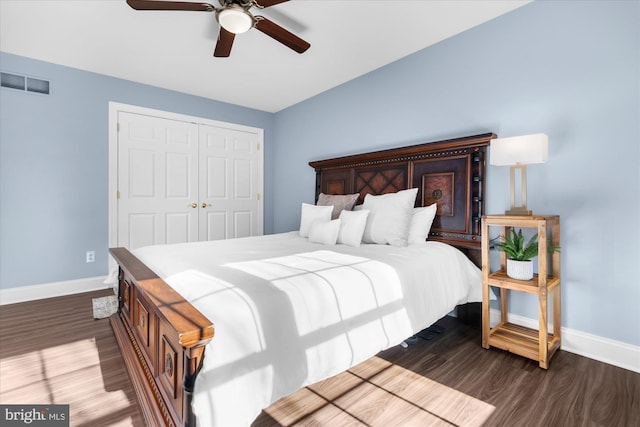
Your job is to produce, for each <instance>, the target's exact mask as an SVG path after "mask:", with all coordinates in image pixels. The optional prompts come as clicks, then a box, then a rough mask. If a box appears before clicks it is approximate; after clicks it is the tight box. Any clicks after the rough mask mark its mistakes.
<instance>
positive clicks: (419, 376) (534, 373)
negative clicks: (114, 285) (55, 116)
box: [0, 290, 640, 427]
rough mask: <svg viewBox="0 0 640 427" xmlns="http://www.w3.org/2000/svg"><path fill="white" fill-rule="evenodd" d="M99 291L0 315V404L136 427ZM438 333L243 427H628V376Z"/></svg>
mask: <svg viewBox="0 0 640 427" xmlns="http://www.w3.org/2000/svg"><path fill="white" fill-rule="evenodd" d="M110 292H111V291H110V290H105V291H99V292H91V293H87V294H80V295H70V296H65V297H59V298H51V299H46V300H39V301H32V302H27V303H20V304H12V305H7V306H2V307H1V308H0V403H4V404H8V403H33V404H38V403H68V404H70V405H71V406H70V412H71V425H72V426H81V427H85V426H87V427H89V426H91V427H95V426H98V427H100V426H123V427H124V426H136V427H137V426H143V421H142V418H141V416H140V412H139V409H138V406H137V402H136V400H135V394H134V392H133V389H132V386H131V382H130V380H129V377H128V375H127V373H126V370H125V368H124V366H123V361H122V356H121V354H120V350H119V349H118V347H117V344H116V341H115V338H114V335H113V332H112V330H111V327H110V325H109V322H108V320H107V319H101V320H94V319H93V318H92V309H91V298H95V297H98V296H104V295H108V294H110ZM439 325H440V326H442V327H443V328H445V332H443V333H442V334H440V335H437V336H436V337H435V338H434V339H433V340H431V341H424V340H419V341H418V343H417V344H415V345H412V346H410V347H409V348H407V349H404V348H402V347H400V346H396V347H393V348H391V349H389V350H387V351H384V352H382V353H380V354H379V355H378V356H377V357H374V358H371V359H369V360H367V361H366V362H364V363H362V364H360V365H358V366H356V367H354V368H352V369H350V370H349V371H347V372H343V373H341V374H339V375H337V376H335V377H332V378H329V379H327V380H325V381H321V382H319V383H317V384H313V385H310V386H309V387H306V388H303V389H301V390H299V391H297V392H296V393H294V394H292V395H291V396H288V397H286V398H284V399H281V400H279V401H278V402H276V403H274V404H273V405H271V406H270V407H269V408H266V409H265V410H264V411H263V413H262V414H261V415H260V416H259V417H258V419H256V421H255V422H254V423H253V424H252V427H271V426H314V427H315V426H331V427H333V426H378V425H382V426H385V427H386V426H391V427H393V426H403V427H404V426H412V425H416V426H439V425H446V426H452V425H456V426H465V427H467V426H475V425H481V424H482V421H483V420H484V419H486V421H485V422H484V425H485V426H523V427H530V426H531V427H537V426H540V427H543V426H544V427H554V426H558V427H566V426H606V427H610V426H616V427H617V426H620V427H632V426H633V427H635V426H637V425H638V420H640V374H638V373H635V372H631V371H628V370H625V369H621V368H617V367H614V366H611V365H607V364H604V363H601V362H597V361H595V360H591V359H587V358H584V357H581V356H578V355H575V354H571V353H567V352H564V351H562V350H560V351H559V352H558V353H557V354H556V356H554V358H553V360H552V362H551V365H550V367H549V369H548V370H544V369H540V368H539V367H538V365H537V363H535V362H533V361H530V360H527V359H525V358H522V357H519V356H516V355H513V354H510V353H507V352H504V351H502V350H498V349H494V348H492V349H489V350H486V349H483V348H482V347H481V345H480V336H481V333H480V331H479V330H477V329H474V328H470V327H468V326H466V325H463V324H461V323H459V322H458V321H457V320H456V319H454V318H444V319H442V320H441V321H440V322H439ZM494 408H495V409H494ZM225 427H226V426H225Z"/></svg>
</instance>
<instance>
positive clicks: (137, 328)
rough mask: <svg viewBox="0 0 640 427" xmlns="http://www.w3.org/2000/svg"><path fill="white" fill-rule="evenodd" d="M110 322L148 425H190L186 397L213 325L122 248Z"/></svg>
mask: <svg viewBox="0 0 640 427" xmlns="http://www.w3.org/2000/svg"><path fill="white" fill-rule="evenodd" d="M109 252H110V253H111V255H112V256H113V257H114V259H115V260H116V262H117V263H118V266H119V273H118V300H119V304H118V312H117V313H116V314H114V315H113V316H112V317H111V319H110V321H111V326H112V327H113V331H114V333H115V336H116V340H117V341H118V345H119V346H120V349H121V351H122V355H123V357H124V361H125V364H126V366H127V370H128V372H129V375H130V377H131V381H132V383H133V386H134V389H135V391H136V395H137V397H138V401H139V403H140V407H141V410H142V414H143V416H144V418H145V422H146V424H147V425H149V426H154V425H158V426H160V425H168V426H182V425H186V426H192V425H195V417H194V415H193V412H192V409H191V398H192V393H193V386H194V384H195V379H196V376H197V375H198V372H199V371H200V368H201V366H202V360H203V357H204V348H205V347H204V346H205V345H206V344H207V343H208V342H209V341H210V340H211V338H212V337H213V333H214V328H213V324H212V323H211V321H209V319H207V318H206V317H205V316H204V315H203V314H202V313H200V312H199V311H198V310H197V309H196V308H195V307H193V306H192V305H191V304H190V303H189V302H187V301H186V300H185V299H184V298H182V296H180V294H178V293H177V292H176V291H175V290H173V288H171V287H170V286H169V285H168V284H167V283H165V282H164V281H163V280H162V279H160V278H159V277H158V276H157V275H156V274H155V273H154V272H153V271H151V270H150V269H149V268H148V267H147V266H146V265H144V264H143V263H142V262H141V261H140V260H138V259H137V258H136V257H135V256H134V255H132V254H131V252H129V251H128V250H127V249H125V248H115V249H110V250H109Z"/></svg>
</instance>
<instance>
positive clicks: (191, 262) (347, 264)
mask: <svg viewBox="0 0 640 427" xmlns="http://www.w3.org/2000/svg"><path fill="white" fill-rule="evenodd" d="M492 138H495V135H494V134H491V133H488V134H482V135H474V136H469V137H463V138H456V139H450V140H444V141H437V142H431V143H425V144H419V145H413V146H409V147H403V148H396V149H391V150H384V151H376V152H371V153H364V154H358V155H353V156H346V157H340V158H334V159H327V160H321V161H316V162H310V166H311V167H313V168H314V169H315V171H316V200H318V199H319V198H320V197H321V195H346V194H357V195H358V196H357V198H358V201H357V203H358V204H362V202H365V206H366V198H365V196H366V195H367V194H370V195H374V196H378V195H384V194H391V193H398V192H402V191H403V190H407V189H412V188H416V189H417V196H416V197H415V207H426V206H430V205H433V204H434V203H435V204H437V215H436V216H435V218H434V219H433V224H432V226H431V228H430V232H429V237H428V239H427V242H426V243H425V242H422V244H418V245H408V246H406V247H403V246H400V247H398V246H393V245H380V244H362V245H360V246H357V247H356V246H350V245H322V244H318V243H313V242H311V241H310V239H309V238H307V237H302V236H301V235H300V232H298V231H295V232H290V233H281V234H276V235H271V236H261V237H249V238H244V239H233V240H229V241H214V242H199V243H190V244H182V245H158V246H152V247H146V248H140V249H137V250H136V251H134V253H132V252H130V251H128V250H127V249H124V248H113V249H111V250H110V252H111V254H112V256H113V258H114V259H115V260H116V262H117V263H118V266H119V273H118V293H119V309H118V313H116V314H115V315H113V316H112V317H111V319H110V321H111V325H112V327H113V329H114V333H115V336H116V339H117V341H118V345H119V346H120V348H121V350H122V354H123V357H124V360H125V364H126V366H127V369H128V372H129V374H130V377H131V379H132V383H133V385H134V389H135V390H136V395H137V397H138V400H139V403H140V407H141V410H142V413H143V416H144V418H145V421H146V423H147V424H148V425H196V421H197V423H198V425H224V426H228V425H248V424H250V422H251V421H252V420H253V419H254V418H255V417H256V416H257V415H258V413H259V411H260V410H261V409H262V408H264V407H266V406H268V405H269V404H270V403H271V402H273V401H275V400H277V399H278V398H279V397H283V396H286V395H288V394H290V393H292V392H294V391H296V390H297V389H298V388H300V387H303V386H305V385H307V384H310V383H313V382H315V381H318V380H320V379H323V378H326V377H327V376H331V375H335V374H337V373H339V372H341V371H343V370H345V369H347V368H348V367H350V366H353V365H355V364H357V363H359V362H361V361H363V360H365V359H367V358H369V357H371V356H373V355H375V354H376V353H377V352H378V351H380V350H382V349H384V348H388V347H390V346H393V345H396V344H399V343H400V342H401V341H402V340H403V339H405V338H407V337H408V336H410V335H412V334H413V333H415V332H417V331H419V330H421V329H423V328H426V327H428V326H429V325H430V324H431V323H433V322H435V321H436V320H438V319H439V318H440V317H442V316H443V315H446V314H447V313H448V312H450V311H451V310H452V309H453V308H455V306H456V305H458V304H464V303H467V302H468V301H480V297H481V294H480V289H481V287H480V283H481V276H480V272H479V270H478V269H477V267H475V266H474V264H476V265H477V264H478V260H479V248H480V227H479V220H480V217H481V216H482V214H483V207H484V175H485V153H486V147H487V146H488V145H489V141H490V140H491V139H492ZM413 191H414V192H415V191H416V190H413ZM423 260H432V261H434V262H432V263H430V265H431V267H429V270H425V269H424V268H423V265H424V264H428V263H426V262H423ZM470 260H471V261H473V262H471V261H470ZM425 283H429V285H428V286H425V285H424V284H425ZM473 284H476V286H473ZM214 322H215V334H216V336H215V337H214ZM205 350H206V355H207V356H206V357H205ZM256 411H257V413H256Z"/></svg>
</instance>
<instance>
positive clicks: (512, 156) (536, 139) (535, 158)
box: [489, 133, 549, 166]
mask: <svg viewBox="0 0 640 427" xmlns="http://www.w3.org/2000/svg"><path fill="white" fill-rule="evenodd" d="M490 150H491V151H490V154H491V156H490V162H489V163H490V164H492V165H496V166H511V165H527V164H531V163H545V162H546V161H547V153H548V151H549V138H548V137H547V135H545V134H543V133H537V134H534V135H524V136H514V137H512V138H497V139H494V140H492V141H491V147H490Z"/></svg>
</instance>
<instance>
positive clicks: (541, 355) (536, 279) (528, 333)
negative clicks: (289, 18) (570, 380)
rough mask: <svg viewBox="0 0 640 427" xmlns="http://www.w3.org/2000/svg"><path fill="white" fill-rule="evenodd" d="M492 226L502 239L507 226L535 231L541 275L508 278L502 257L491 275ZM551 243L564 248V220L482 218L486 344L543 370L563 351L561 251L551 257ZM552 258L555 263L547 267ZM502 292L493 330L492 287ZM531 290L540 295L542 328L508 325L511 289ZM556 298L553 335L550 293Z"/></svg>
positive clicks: (543, 216) (553, 217)
mask: <svg viewBox="0 0 640 427" xmlns="http://www.w3.org/2000/svg"><path fill="white" fill-rule="evenodd" d="M490 227H500V237H501V239H504V236H505V234H506V232H507V229H509V228H516V227H518V228H535V229H537V232H538V257H537V260H538V273H537V274H534V275H533V279H531V280H516V279H512V278H510V277H509V276H507V272H506V271H507V267H506V264H507V258H506V255H505V253H504V252H501V253H500V269H499V270H498V271H495V272H491V271H490V262H489V249H490V242H489V240H490V238H489V229H490ZM549 233H550V234H551V245H553V246H560V217H559V216H558V215H533V216H518V215H487V216H484V217H483V218H482V346H483V347H484V348H489V347H497V348H501V349H503V350H507V351H509V352H511V353H515V354H519V355H520V356H524V357H527V358H529V359H533V360H537V361H538V362H539V364H540V367H541V368H544V369H547V368H548V367H549V360H550V359H551V357H552V356H553V355H554V353H555V352H556V351H557V350H558V349H559V348H560V343H561V331H560V327H561V322H560V314H561V313H560V308H561V306H560V304H561V301H560V253H559V252H557V251H555V252H553V253H552V254H551V255H549V254H548V250H547V248H548V245H549V243H548V241H549V239H548V236H549ZM549 258H551V263H550V265H549ZM490 286H494V287H496V288H499V289H500V313H501V319H500V322H499V323H498V324H497V325H496V326H494V327H493V328H491V326H490V306H489V294H490V293H489V287H490ZM509 290H511V291H519V292H527V293H530V294H534V295H537V296H538V321H539V327H538V330H535V329H530V328H526V327H523V326H520V325H515V324H513V323H509V321H508V313H507V305H508V304H507V303H508V299H507V298H508V293H507V291H509ZM549 293H551V295H552V297H553V333H552V334H551V333H549V332H548V331H547V323H548V316H547V312H548V294H549Z"/></svg>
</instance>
